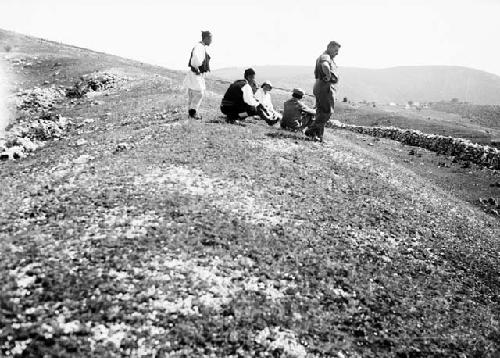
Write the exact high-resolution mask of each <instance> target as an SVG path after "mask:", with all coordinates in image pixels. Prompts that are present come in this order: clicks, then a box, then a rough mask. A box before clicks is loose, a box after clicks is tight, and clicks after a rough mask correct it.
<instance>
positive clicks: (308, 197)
mask: <svg viewBox="0 0 500 358" xmlns="http://www.w3.org/2000/svg"><path fill="white" fill-rule="evenodd" d="M19 47H20V49H22V42H21V43H20V45H19ZM46 54H47V56H48V58H50V60H51V61H53V60H54V59H56V58H57V56H58V54H57V52H51V51H48V50H47V53H46ZM85 54H87V55H85ZM28 55H30V56H32V55H37V54H28ZM16 56H17V55H16ZM19 56H26V54H24V52H23V53H22V54H19ZM87 56H88V58H93V56H96V55H95V54H93V53H91V52H88V53H87V52H83V53H82V54H81V56H80V57H77V58H76V59H75V60H74V61H80V62H79V63H80V64H81V65H83V64H85V63H87V64H86V66H88V67H87V68H88V69H91V68H92V67H93V66H94V65H95V66H105V65H107V66H112V67H113V68H118V69H121V70H123V71H124V72H126V73H128V74H130V75H132V74H134V73H135V74H136V76H135V77H133V78H132V79H131V80H130V81H129V82H128V83H127V85H126V86H125V87H123V88H117V89H115V91H114V92H111V93H110V94H109V95H108V96H106V97H101V98H100V100H102V102H103V103H102V104H100V105H97V106H96V105H94V106H91V105H90V103H91V101H92V100H91V99H83V100H81V101H80V102H77V103H73V104H71V103H70V102H69V101H68V102H64V103H63V104H61V105H60V106H59V107H58V108H57V109H56V110H57V111H58V112H60V113H62V114H65V115H67V116H70V117H71V118H73V119H74V120H75V122H76V123H78V124H80V125H81V126H79V127H78V126H77V128H76V129H75V130H74V131H72V132H70V133H69V134H68V135H67V137H66V138H63V139H61V140H59V141H57V142H53V143H50V144H48V145H47V146H46V147H45V148H43V149H41V150H40V151H38V152H36V153H35V155H34V156H32V157H29V158H27V159H25V160H22V161H17V162H16V161H13V162H7V163H2V164H1V168H0V181H1V183H2V191H1V194H0V255H1V259H0V280H1V282H0V284H1V287H2V291H1V292H0V352H1V354H2V355H8V354H16V353H17V354H24V355H26V356H43V355H45V354H47V355H51V356H55V355H61V356H82V357H88V356H103V357H104V356H106V357H109V356H120V355H132V356H140V355H149V356H151V355H156V356H170V357H186V356H187V357H213V356H215V357H220V356H228V357H254V356H270V355H275V356H279V355H280V354H281V356H288V357H332V356H338V357H343V356H345V357H370V356H382V357H384V356H386V357H393V356H400V357H407V356H443V357H453V356H455V357H460V356H463V355H464V354H465V355H467V356H478V357H479V356H481V357H487V356H491V357H493V356H495V354H497V353H498V352H499V349H500V346H499V343H498V342H500V326H499V323H498V322H499V319H500V317H499V313H498V312H499V302H498V295H497V294H498V290H499V288H500V281H499V279H498V274H497V273H498V270H499V269H500V265H499V261H500V259H499V256H498V252H500V243H499V242H498V237H499V236H500V226H499V224H498V221H495V220H494V219H493V218H491V217H489V216H487V215H485V214H483V213H482V212H480V211H479V210H478V209H476V208H475V207H473V206H470V205H469V204H467V203H466V202H464V201H462V200H461V199H459V198H457V197H455V196H453V195H451V194H450V193H449V192H448V191H444V190H442V189H440V188H439V187H438V186H436V185H434V184H433V183H432V182H429V181H428V180H427V179H426V177H425V176H421V175H419V174H418V171H415V170H412V169H411V167H410V166H408V165H406V164H407V163H404V162H403V160H401V159H400V158H398V157H397V156H394V155H393V154H392V153H393V152H394V149H393V148H392V147H390V146H391V145H393V144H394V143H393V142H386V141H380V142H377V143H372V146H370V145H368V144H366V143H365V142H364V141H363V139H364V140H366V138H363V137H362V136H353V135H351V134H349V135H347V134H345V133H342V132H340V133H338V132H334V131H331V130H327V134H326V139H327V140H328V143H327V144H324V145H321V144H317V143H311V142H306V141H303V140H302V138H301V137H300V136H296V135H288V134H286V133H284V132H282V131H279V130H277V129H274V128H269V127H267V126H266V125H263V124H262V123H260V122H255V123H248V124H247V125H246V126H245V127H242V126H234V125H227V124H223V123H220V121H219V119H218V115H217V107H218V104H219V97H217V96H215V95H214V96H213V97H211V98H209V99H208V100H207V101H206V103H205V108H206V113H205V120H204V121H198V122H194V121H188V120H186V119H185V116H184V115H181V114H179V111H183V107H182V104H183V103H184V94H183V93H182V91H181V90H180V88H179V80H180V77H179V76H178V75H177V74H176V73H174V72H172V73H167V72H166V71H165V70H161V72H160V70H158V71H159V72H156V70H155V69H154V68H153V67H147V68H146V70H143V69H142V67H141V66H140V65H139V64H134V63H132V62H130V61H126V60H116V62H115V60H114V58H113V57H108V56H105V55H102V56H103V58H102V61H101V60H99V61H95V62H94V60H92V61H89V62H86V60H85V58H87ZM122 61H124V62H122ZM69 63H73V62H72V61H69V62H68V65H67V66H70V65H69ZM63 66H65V65H63ZM78 68H80V67H78ZM68 71H69V70H68ZM36 73H37V77H36V78H34V79H33V77H32V76H33V72H32V71H31V70H19V74H18V75H19V76H21V77H24V76H26V78H27V79H26V81H25V82H24V83H32V82H36V81H40V80H42V79H43V78H44V76H43V74H44V73H45V77H46V78H51V77H50V76H49V75H51V74H52V72H51V71H48V70H47V72H43V71H42V70H40V71H38V72H36ZM139 74H140V75H139ZM68 75H69V76H72V74H71V73H69V72H68ZM30 78H32V80H31V81H30V80H29V79H30ZM51 81H52V80H51ZM42 83H43V82H42ZM85 119H94V122H91V121H85ZM82 138H84V139H85V140H86V143H85V144H83V145H79V146H76V145H75V142H76V141H77V140H78V139H82ZM119 143H121V145H118V144H119ZM81 155H89V156H91V157H87V160H81ZM79 158H80V159H79ZM471 170H472V169H471Z"/></svg>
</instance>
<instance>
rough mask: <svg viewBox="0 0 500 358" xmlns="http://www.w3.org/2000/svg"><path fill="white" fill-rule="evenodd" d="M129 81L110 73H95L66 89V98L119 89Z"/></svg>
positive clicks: (83, 77)
mask: <svg viewBox="0 0 500 358" xmlns="http://www.w3.org/2000/svg"><path fill="white" fill-rule="evenodd" d="M126 80H128V79H127V78H125V77H121V76H118V75H116V74H114V73H110V72H94V73H90V74H88V75H85V76H82V77H81V78H80V80H79V81H78V82H77V83H75V85H74V86H73V87H71V88H68V89H66V97H69V98H81V97H84V96H86V95H88V94H89V93H92V92H102V91H105V90H109V89H112V88H115V87H117V86H118V85H119V84H120V83H121V82H124V81H126Z"/></svg>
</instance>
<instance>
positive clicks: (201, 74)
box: [184, 31, 212, 119]
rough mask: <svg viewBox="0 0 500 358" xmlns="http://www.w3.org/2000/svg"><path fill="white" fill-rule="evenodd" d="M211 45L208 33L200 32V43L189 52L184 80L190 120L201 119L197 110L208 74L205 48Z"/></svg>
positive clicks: (210, 35) (208, 65)
mask: <svg viewBox="0 0 500 358" xmlns="http://www.w3.org/2000/svg"><path fill="white" fill-rule="evenodd" d="M211 43H212V34H211V33H210V31H202V32H201V41H200V42H198V43H197V44H196V45H195V46H194V48H193V49H192V50H191V56H190V57H189V62H188V66H189V72H188V73H187V75H186V78H185V79H184V86H185V87H186V88H187V90H188V114H189V117H190V118H194V119H201V116H200V115H199V113H198V110H199V108H200V105H201V101H202V100H203V97H204V95H205V89H206V86H205V74H206V73H207V72H210V55H209V54H208V52H207V47H208V46H210V44H211Z"/></svg>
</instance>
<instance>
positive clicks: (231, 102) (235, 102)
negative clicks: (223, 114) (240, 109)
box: [221, 80, 248, 106]
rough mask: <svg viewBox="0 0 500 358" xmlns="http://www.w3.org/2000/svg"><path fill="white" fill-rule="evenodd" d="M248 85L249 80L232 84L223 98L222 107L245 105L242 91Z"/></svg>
mask: <svg viewBox="0 0 500 358" xmlns="http://www.w3.org/2000/svg"><path fill="white" fill-rule="evenodd" d="M247 83H248V82H247V80H237V81H235V82H234V83H232V84H231V85H230V86H229V88H228V89H227V91H226V93H225V94H224V97H223V98H222V103H221V106H240V105H243V104H244V103H245V102H244V101H243V91H242V90H241V89H242V88H243V86H245V85H246V84H247Z"/></svg>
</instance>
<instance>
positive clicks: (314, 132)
mask: <svg viewBox="0 0 500 358" xmlns="http://www.w3.org/2000/svg"><path fill="white" fill-rule="evenodd" d="M339 48H340V45H339V44H338V43H337V42H335V41H331V42H330V43H329V44H328V47H327V49H326V51H325V52H324V53H323V54H322V55H321V56H319V57H318V59H317V60H316V67H315V69H314V77H315V78H316V82H315V83H314V89H313V93H314V96H315V97H316V119H315V121H314V122H313V123H312V125H311V126H310V127H309V128H308V129H307V130H306V132H305V134H306V136H308V137H309V138H311V139H313V140H317V141H321V142H322V141H323V133H324V131H325V124H326V123H327V122H328V121H329V120H330V117H331V115H332V113H333V107H334V103H335V91H336V90H337V88H336V85H337V83H338V80H339V76H338V72H337V65H336V64H335V62H334V58H335V56H337V54H338V52H339Z"/></svg>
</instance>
